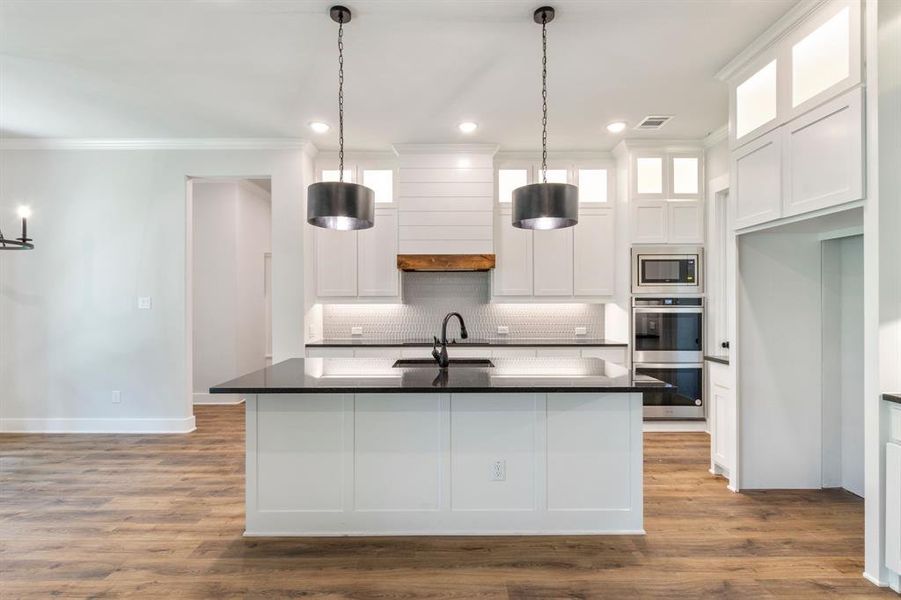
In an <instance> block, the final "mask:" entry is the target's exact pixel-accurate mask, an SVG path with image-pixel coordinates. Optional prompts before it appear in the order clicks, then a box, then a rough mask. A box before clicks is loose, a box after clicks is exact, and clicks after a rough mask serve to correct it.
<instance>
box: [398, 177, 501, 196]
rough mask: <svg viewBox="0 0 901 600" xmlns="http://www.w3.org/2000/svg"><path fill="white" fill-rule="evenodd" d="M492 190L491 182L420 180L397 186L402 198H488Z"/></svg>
mask: <svg viewBox="0 0 901 600" xmlns="http://www.w3.org/2000/svg"><path fill="white" fill-rule="evenodd" d="M493 191H494V184H493V183H491V182H446V181H422V182H416V183H401V184H400V185H399V186H398V194H399V195H400V196H401V197H402V198H417V197H422V198H470V197H473V196H482V197H488V198H490V197H491V194H492V193H493Z"/></svg>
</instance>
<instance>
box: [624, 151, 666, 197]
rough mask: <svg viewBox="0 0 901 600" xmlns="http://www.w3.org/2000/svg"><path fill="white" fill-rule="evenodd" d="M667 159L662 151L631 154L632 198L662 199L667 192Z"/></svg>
mask: <svg viewBox="0 0 901 600" xmlns="http://www.w3.org/2000/svg"><path fill="white" fill-rule="evenodd" d="M666 182H667V160H666V155H664V154H663V153H643V152H642V153H635V154H633V156H632V198H633V199H636V198H639V199H643V200H652V199H657V200H662V199H663V198H665V197H666V192H667V187H668V186H667V183H666Z"/></svg>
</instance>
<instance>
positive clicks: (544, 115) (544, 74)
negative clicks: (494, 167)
mask: <svg viewBox="0 0 901 600" xmlns="http://www.w3.org/2000/svg"><path fill="white" fill-rule="evenodd" d="M541 182H542V183H547V14H545V13H543V14H542V15H541Z"/></svg>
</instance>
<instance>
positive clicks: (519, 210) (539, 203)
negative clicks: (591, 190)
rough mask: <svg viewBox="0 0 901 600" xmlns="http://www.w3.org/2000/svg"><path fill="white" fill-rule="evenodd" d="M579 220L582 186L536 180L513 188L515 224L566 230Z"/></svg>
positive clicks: (529, 227) (524, 226) (525, 227)
mask: <svg viewBox="0 0 901 600" xmlns="http://www.w3.org/2000/svg"><path fill="white" fill-rule="evenodd" d="M578 222H579V188H577V187H576V186H574V185H570V184H568V183H533V184H531V185H524V186H522V187H519V188H516V189H515V190H513V226H514V227H519V228H520V229H563V228H564V227H572V226H573V225H575V224H576V223H578Z"/></svg>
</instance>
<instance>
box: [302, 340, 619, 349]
mask: <svg viewBox="0 0 901 600" xmlns="http://www.w3.org/2000/svg"><path fill="white" fill-rule="evenodd" d="M448 344H453V345H454V346H510V347H517V346H622V347H623V348H625V347H626V346H628V344H627V343H626V342H615V341H613V340H606V339H603V338H575V337H572V338H479V339H473V338H469V339H465V340H458V339H454V340H451V341H449V342H448ZM307 346H311V347H318V348H343V347H351V348H355V347H366V346H373V347H380V346H381V347H411V346H412V347H415V346H429V347H431V346H432V340H431V339H425V338H419V339H397V338H365V337H363V338H342V339H329V340H317V341H315V342H307Z"/></svg>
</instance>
